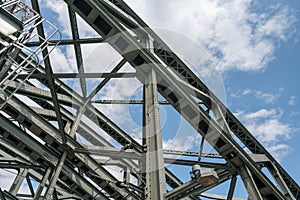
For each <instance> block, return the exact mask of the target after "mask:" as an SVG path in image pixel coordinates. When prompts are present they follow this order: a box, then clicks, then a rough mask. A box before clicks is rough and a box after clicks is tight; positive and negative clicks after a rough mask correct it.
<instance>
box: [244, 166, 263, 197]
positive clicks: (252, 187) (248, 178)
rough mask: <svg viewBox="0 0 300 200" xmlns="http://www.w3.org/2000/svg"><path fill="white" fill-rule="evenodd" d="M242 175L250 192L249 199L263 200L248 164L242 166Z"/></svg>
mask: <svg viewBox="0 0 300 200" xmlns="http://www.w3.org/2000/svg"><path fill="white" fill-rule="evenodd" d="M240 175H241V178H242V180H243V182H244V185H245V188H246V190H247V192H248V198H249V200H263V197H262V195H261V194H260V191H259V190H258V188H257V185H256V183H255V182H254V178H253V176H252V173H251V171H250V170H249V169H248V167H247V166H244V167H241V168H240Z"/></svg>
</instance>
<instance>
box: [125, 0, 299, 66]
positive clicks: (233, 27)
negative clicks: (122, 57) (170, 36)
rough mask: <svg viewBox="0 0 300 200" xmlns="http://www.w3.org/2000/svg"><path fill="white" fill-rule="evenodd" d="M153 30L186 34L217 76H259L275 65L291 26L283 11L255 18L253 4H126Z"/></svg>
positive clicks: (135, 0)
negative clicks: (276, 53) (242, 73)
mask: <svg viewBox="0 0 300 200" xmlns="http://www.w3.org/2000/svg"><path fill="white" fill-rule="evenodd" d="M126 2H128V4H129V5H130V6H131V7H132V8H133V9H134V10H135V11H136V12H137V13H138V14H140V16H141V17H142V18H143V19H144V20H145V21H146V22H147V23H148V24H149V25H150V26H152V27H163V28H166V29H170V30H174V31H178V32H181V33H183V34H185V35H186V36H188V37H191V38H192V39H194V40H195V41H197V42H198V43H199V44H200V45H202V46H203V47H205V48H206V49H207V50H208V51H209V52H210V53H211V54H212V55H213V57H214V59H215V62H216V63H217V64H218V65H217V68H218V69H219V70H221V71H227V70H242V71H258V70H262V69H265V68H266V66H267V65H268V63H269V62H270V61H271V60H273V59H274V51H275V49H276V46H277V44H278V42H279V41H285V40H286V39H287V38H288V36H289V33H288V32H289V29H290V27H291V24H292V23H293V21H294V18H293V16H292V15H291V11H290V10H289V9H288V8H287V7H286V6H284V5H277V6H270V7H269V8H265V12H260V13H259V12H256V11H255V9H253V4H254V3H256V4H257V3H258V2H257V1H255V0H228V1H220V0H212V1H209V0H203V1H197V0H190V1H182V0H172V1H167V0H165V1H161V0H153V1H140V0H126Z"/></svg>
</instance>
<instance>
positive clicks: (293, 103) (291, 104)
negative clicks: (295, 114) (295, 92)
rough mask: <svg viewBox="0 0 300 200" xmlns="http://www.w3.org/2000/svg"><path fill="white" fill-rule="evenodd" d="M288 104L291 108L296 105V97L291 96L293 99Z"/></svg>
mask: <svg viewBox="0 0 300 200" xmlns="http://www.w3.org/2000/svg"><path fill="white" fill-rule="evenodd" d="M288 104H289V105H290V106H294V105H296V96H291V97H290V100H289V102H288Z"/></svg>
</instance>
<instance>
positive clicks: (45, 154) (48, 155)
mask: <svg viewBox="0 0 300 200" xmlns="http://www.w3.org/2000/svg"><path fill="white" fill-rule="evenodd" d="M0 122H1V123H0V124H1V125H0V127H1V134H7V133H3V132H2V131H3V129H5V130H6V131H7V132H8V133H9V132H11V133H13V134H12V135H13V136H14V137H15V138H17V139H18V140H19V141H20V142H22V143H23V144H25V145H26V146H23V148H25V147H27V148H28V149H27V152H28V151H29V148H31V149H32V152H31V153H27V152H26V151H24V150H21V149H13V151H22V152H20V154H23V153H24V154H25V152H26V154H29V155H30V156H31V157H35V158H36V159H39V158H42V159H43V160H45V161H47V162H49V163H51V164H52V166H56V165H57V163H58V161H59V159H58V158H57V157H56V156H55V155H53V153H52V152H51V151H50V150H49V149H47V148H45V146H43V145H41V144H40V143H38V142H37V141H35V140H34V139H33V138H31V137H30V136H29V135H27V134H24V132H23V131H22V130H20V129H19V128H18V127H16V126H15V125H14V124H13V123H12V122H10V121H9V120H7V119H6V118H5V117H3V116H2V115H0ZM14 142H16V140H15V139H14ZM29 152H30V151H29ZM34 152H35V153H34ZM37 155H38V156H37ZM22 156H23V155H22ZM28 159H32V158H28ZM63 172H64V174H65V176H67V177H69V178H70V179H71V180H72V181H74V182H75V183H76V184H77V185H78V186H80V187H81V188H82V189H84V190H86V192H87V193H88V194H90V195H91V196H93V195H100V197H101V198H103V199H106V196H104V195H102V193H101V192H100V191H99V190H98V189H96V188H95V187H94V186H92V185H91V184H90V183H89V182H87V181H86V180H85V179H83V178H82V177H80V176H79V175H78V174H76V172H75V171H74V170H73V169H71V168H69V167H68V166H67V165H65V166H64V169H63ZM63 177H64V176H63ZM64 180H66V178H64Z"/></svg>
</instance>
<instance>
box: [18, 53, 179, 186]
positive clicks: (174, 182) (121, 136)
mask: <svg viewBox="0 0 300 200" xmlns="http://www.w3.org/2000/svg"><path fill="white" fill-rule="evenodd" d="M125 62H126V60H124V59H123V60H122V61H121V62H120V63H119V66H120V67H121V66H122V65H123V64H125ZM37 70H38V71H39V72H41V73H45V72H44V70H43V69H42V68H40V67H39V68H38V69H37ZM39 80H40V81H41V82H42V83H43V84H45V85H46V86H47V83H46V82H45V81H44V79H39ZM107 81H108V80H107ZM55 84H56V85H57V86H59V88H60V92H61V93H62V94H68V95H71V98H72V100H73V101H72V102H73V105H76V104H77V105H79V104H80V103H82V102H83V100H82V99H81V97H80V96H79V95H78V94H76V93H75V92H74V91H72V90H71V89H70V88H69V87H68V86H66V85H65V84H64V83H63V82H61V81H60V80H58V79H55ZM99 86H100V85H99ZM38 90H40V89H38ZM31 91H32V90H31ZM23 92H24V91H23ZM30 94H31V95H33V94H34V92H33V91H32V92H31V93H30ZM36 95H38V94H36ZM47 95H49V94H47ZM32 97H35V95H33V96H32ZM45 97H46V96H45ZM50 97H51V96H50ZM58 97H60V94H59V95H58ZM46 98H49V97H46ZM49 99H51V98H49ZM60 100H61V99H60ZM67 102H68V101H65V103H64V101H61V103H64V104H65V105H67ZM87 108H89V110H91V111H92V112H96V116H97V118H98V120H102V121H103V122H106V123H97V124H98V125H100V127H101V128H103V126H104V125H105V129H104V131H106V132H107V133H108V134H109V135H111V137H112V138H114V139H115V140H116V141H118V142H119V143H120V144H122V145H128V144H133V148H134V149H136V150H137V152H141V149H142V147H141V145H139V144H138V143H136V142H135V140H133V139H129V138H131V137H130V136H129V135H127V134H126V133H124V132H123V131H122V130H121V129H120V128H118V127H117V126H116V125H115V124H114V123H112V122H110V120H109V119H108V118H105V116H103V115H102V114H101V113H100V112H99V111H98V110H96V109H95V108H94V107H91V105H87ZM103 117H104V118H103ZM128 139H129V140H128ZM165 170H166V179H167V183H168V184H169V185H170V186H171V187H172V188H175V187H177V186H179V185H181V184H182V182H181V181H180V180H179V179H178V178H177V177H176V176H175V175H174V174H172V173H171V172H170V171H169V170H168V169H167V168H166V169H165Z"/></svg>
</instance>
